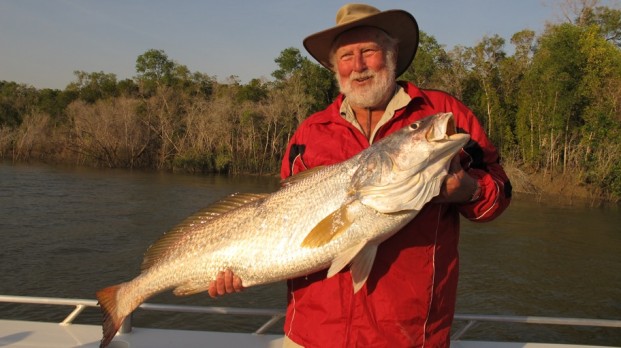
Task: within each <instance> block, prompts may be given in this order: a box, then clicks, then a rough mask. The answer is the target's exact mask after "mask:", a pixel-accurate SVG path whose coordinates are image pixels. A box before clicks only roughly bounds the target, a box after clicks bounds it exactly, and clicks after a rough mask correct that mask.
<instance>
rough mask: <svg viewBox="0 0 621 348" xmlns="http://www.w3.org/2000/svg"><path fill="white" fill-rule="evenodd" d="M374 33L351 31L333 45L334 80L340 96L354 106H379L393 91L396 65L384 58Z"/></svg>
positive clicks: (371, 29)
mask: <svg viewBox="0 0 621 348" xmlns="http://www.w3.org/2000/svg"><path fill="white" fill-rule="evenodd" d="M377 30H378V29H374V28H369V27H363V28H356V29H352V30H350V31H347V32H345V33H343V34H341V36H339V38H338V40H337V42H336V45H337V47H338V48H337V49H336V51H335V53H334V60H333V61H334V64H335V67H336V79H337V81H338V83H339V87H340V89H341V93H343V94H345V96H346V97H347V98H348V99H349V102H350V103H351V104H352V105H353V106H358V107H364V108H373V107H377V106H380V104H381V103H382V102H385V101H386V100H387V98H388V96H389V95H392V92H393V90H394V83H395V73H394V71H395V68H394V65H395V64H394V62H393V61H388V60H387V59H386V51H385V49H384V48H383V47H382V46H381V45H380V43H379V39H378V32H377Z"/></svg>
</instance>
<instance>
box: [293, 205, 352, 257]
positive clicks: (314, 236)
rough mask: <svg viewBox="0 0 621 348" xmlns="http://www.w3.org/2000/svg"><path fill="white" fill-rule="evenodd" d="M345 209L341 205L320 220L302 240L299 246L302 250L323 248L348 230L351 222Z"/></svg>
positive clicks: (345, 207)
mask: <svg viewBox="0 0 621 348" xmlns="http://www.w3.org/2000/svg"><path fill="white" fill-rule="evenodd" d="M347 207H348V205H343V206H341V207H340V208H339V209H337V210H335V211H334V212H333V213H332V214H330V215H328V216H326V217H325V218H324V219H323V220H321V221H320V222H319V223H318V224H317V226H315V227H314V228H313V229H312V230H311V231H310V233H309V234H308V235H307V236H306V238H304V240H303V241H302V244H301V246H302V247H304V248H317V247H321V246H324V245H326V244H328V243H329V242H330V241H331V240H332V239H334V238H335V237H336V236H338V235H339V234H341V233H343V232H344V231H346V230H347V229H349V227H350V226H351V225H352V221H351V219H350V218H349V216H348V214H347Z"/></svg>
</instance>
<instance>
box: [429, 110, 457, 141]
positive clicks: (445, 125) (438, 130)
mask: <svg viewBox="0 0 621 348" xmlns="http://www.w3.org/2000/svg"><path fill="white" fill-rule="evenodd" d="M440 117H441V119H440V120H439V121H438V122H437V123H434V124H433V125H432V126H431V127H429V129H428V130H427V132H426V133H425V138H426V139H427V141H429V142H433V141H441V140H448V139H451V136H453V135H455V134H457V128H456V126H455V119H454V118H453V114H452V113H446V114H443V115H441V116H440Z"/></svg>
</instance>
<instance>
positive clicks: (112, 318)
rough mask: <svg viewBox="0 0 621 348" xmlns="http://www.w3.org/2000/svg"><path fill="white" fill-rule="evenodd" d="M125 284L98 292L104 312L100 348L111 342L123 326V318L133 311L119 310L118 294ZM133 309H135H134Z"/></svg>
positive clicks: (98, 298)
mask: <svg viewBox="0 0 621 348" xmlns="http://www.w3.org/2000/svg"><path fill="white" fill-rule="evenodd" d="M122 286H123V285H122V284H119V285H113V286H110V287H107V288H105V289H101V290H99V291H98V292H97V300H98V301H99V306H100V308H101V310H102V312H103V324H102V327H103V338H102V339H101V343H100V345H99V348H105V347H106V346H108V344H110V341H112V339H113V338H114V335H115V334H116V332H117V331H119V329H120V328H121V325H122V324H123V320H125V318H126V317H127V316H128V315H129V313H131V310H130V311H129V312H128V313H122V312H121V311H120V310H119V306H118V300H117V294H118V292H119V290H120V289H121V287H122ZM132 310H133V309H132Z"/></svg>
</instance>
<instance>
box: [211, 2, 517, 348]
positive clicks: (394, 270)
mask: <svg viewBox="0 0 621 348" xmlns="http://www.w3.org/2000/svg"><path fill="white" fill-rule="evenodd" d="M418 35H419V33H418V25H417V23H416V20H415V19H414V17H413V16H412V15H411V14H410V13H408V12H406V11H402V10H389V11H383V12H381V11H379V10H378V9H376V8H375V7H372V6H369V5H364V4H348V5H345V6H343V7H342V8H341V9H340V10H339V11H338V13H337V16H336V26H335V27H332V28H330V29H327V30H324V31H321V32H318V33H316V34H313V35H311V36H309V37H307V38H306V39H305V40H304V46H305V48H306V49H307V50H308V52H309V53H310V54H311V55H312V56H313V57H314V58H315V59H317V61H318V62H319V63H320V64H322V65H323V66H325V67H326V68H328V69H330V70H331V71H333V72H334V74H335V77H336V79H337V81H338V83H339V86H340V90H341V94H340V95H339V96H338V97H337V98H336V100H335V101H334V102H333V103H332V104H330V105H329V106H328V107H327V108H326V109H324V110H322V111H320V112H317V113H316V114H313V115H311V116H310V117H308V118H307V119H306V120H305V121H304V122H303V123H302V124H301V125H300V127H299V128H298V129H297V130H296V132H295V134H294V135H293V137H292V138H291V140H290V142H289V145H288V147H287V150H286V153H285V155H284V158H283V161H282V169H281V176H282V177H283V178H286V177H288V176H290V175H294V174H297V173H299V172H301V171H304V170H307V169H310V168H313V167H317V166H325V165H330V164H334V163H338V162H342V161H344V160H346V159H349V158H351V157H352V156H354V155H356V154H357V153H359V152H360V151H362V150H364V149H366V148H367V147H369V146H370V145H371V144H372V143H374V142H376V141H378V140H380V139H382V138H384V137H386V136H387V135H389V134H391V133H392V132H395V131H397V130H399V129H400V128H402V127H405V126H407V125H409V124H411V123H413V122H416V121H417V120H420V119H422V118H424V117H427V116H430V115H433V114H436V113H439V112H452V113H453V115H454V120H455V125H456V127H457V129H458V131H459V132H464V133H468V134H470V136H471V141H470V142H469V143H468V144H467V145H466V146H465V147H464V149H463V150H462V151H461V153H460V154H459V155H458V156H456V157H455V158H454V159H453V161H452V162H451V166H450V170H449V171H450V175H448V176H447V179H446V180H445V181H444V184H443V187H442V190H441V193H440V195H439V196H438V197H436V198H435V199H434V200H432V202H430V203H428V204H427V205H426V206H425V207H423V209H422V210H421V211H420V212H419V214H418V215H417V216H416V217H415V218H414V220H413V221H411V222H410V223H409V224H408V225H406V226H405V227H404V228H403V229H402V230H401V231H399V232H397V233H396V234H395V235H394V236H392V237H391V238H390V239H388V240H386V241H385V242H384V243H382V244H381V245H380V246H379V248H378V251H377V255H376V258H375V263H374V265H373V269H372V271H371V274H370V275H369V278H368V280H367V282H366V283H365V285H364V286H363V287H362V288H361V289H360V291H358V292H357V293H354V291H353V285H352V279H351V275H350V272H349V271H348V269H347V268H346V269H345V270H343V271H341V272H340V273H338V274H336V275H334V276H333V277H331V278H326V271H325V270H324V271H320V272H317V273H314V274H309V275H307V276H304V277H300V278H295V279H290V280H288V281H287V286H288V290H289V292H288V299H287V300H288V305H287V315H286V320H285V326H284V332H285V339H284V346H285V347H299V346H302V347H448V346H449V344H450V340H449V332H450V328H451V324H452V321H453V315H454V312H455V300H456V293H457V278H458V266H459V265H458V240H459V219H460V215H461V216H464V217H465V218H467V219H470V220H472V221H478V222H484V221H489V220H492V219H494V218H496V217H497V216H498V215H500V214H501V213H502V212H503V211H504V209H505V208H506V207H507V206H508V205H509V201H510V197H511V184H510V183H509V180H508V178H507V176H506V174H505V172H504V170H503V169H502V167H501V165H500V164H499V155H498V152H497V151H496V149H495V147H494V146H493V145H492V144H491V143H490V141H489V140H488V138H487V136H486V135H485V132H484V130H483V128H482V127H481V125H480V124H479V122H478V120H477V118H476V116H475V115H474V114H473V113H472V111H471V110H470V109H468V107H466V106H465V105H464V104H463V103H461V102H460V101H459V100H457V99H456V98H454V97H452V96H451V95H449V94H447V93H445V92H441V91H437V90H424V89H421V88H418V87H417V86H415V85H414V84H412V83H410V82H401V81H400V82H397V81H396V77H397V76H399V75H401V74H402V73H403V72H404V71H405V70H406V69H407V68H408V67H409V66H410V64H411V62H412V60H413V59H414V55H415V54H416V50H417V47H418ZM240 289H241V280H240V279H238V278H236V277H234V275H232V274H231V273H230V272H226V273H225V274H223V276H221V277H219V278H218V280H217V281H216V282H214V284H213V285H212V288H211V289H210V294H211V295H212V296H214V295H216V294H224V293H226V292H232V291H238V290H240Z"/></svg>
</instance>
